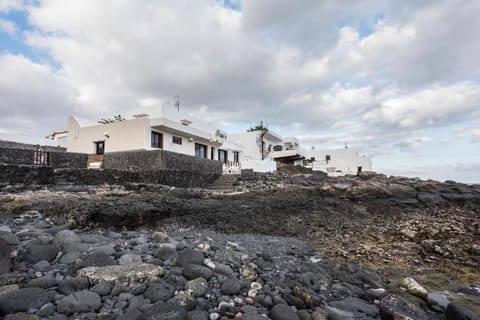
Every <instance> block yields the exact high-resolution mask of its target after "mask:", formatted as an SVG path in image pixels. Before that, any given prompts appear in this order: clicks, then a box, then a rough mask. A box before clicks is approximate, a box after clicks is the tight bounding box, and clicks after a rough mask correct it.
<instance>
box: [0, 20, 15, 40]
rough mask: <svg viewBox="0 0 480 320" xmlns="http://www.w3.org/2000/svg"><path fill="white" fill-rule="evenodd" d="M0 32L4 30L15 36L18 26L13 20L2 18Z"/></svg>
mask: <svg viewBox="0 0 480 320" xmlns="http://www.w3.org/2000/svg"><path fill="white" fill-rule="evenodd" d="M0 32H4V33H6V34H8V35H9V36H10V37H14V36H15V34H16V33H17V27H16V25H15V23H13V22H12V21H10V20H6V19H2V18H0Z"/></svg>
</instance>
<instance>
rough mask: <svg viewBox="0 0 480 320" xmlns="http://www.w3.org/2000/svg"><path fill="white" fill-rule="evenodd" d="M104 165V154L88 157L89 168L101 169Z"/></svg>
mask: <svg viewBox="0 0 480 320" xmlns="http://www.w3.org/2000/svg"><path fill="white" fill-rule="evenodd" d="M102 165H103V155H98V154H95V155H89V156H88V159H87V168H88V169H101V168H102Z"/></svg>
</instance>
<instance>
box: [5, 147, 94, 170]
mask: <svg viewBox="0 0 480 320" xmlns="http://www.w3.org/2000/svg"><path fill="white" fill-rule="evenodd" d="M34 156H35V150H30V149H16V148H6V147H0V163H4V164H17V165H27V166H30V165H33V160H34ZM87 158H88V155H87V154H83V153H70V152H58V151H57V152H52V151H50V152H49V159H48V160H49V166H51V167H53V168H86V167H87Z"/></svg>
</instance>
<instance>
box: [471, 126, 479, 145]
mask: <svg viewBox="0 0 480 320" xmlns="http://www.w3.org/2000/svg"><path fill="white" fill-rule="evenodd" d="M472 141H473V142H480V129H475V130H473V131H472Z"/></svg>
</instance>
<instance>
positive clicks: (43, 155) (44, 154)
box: [33, 148, 49, 166]
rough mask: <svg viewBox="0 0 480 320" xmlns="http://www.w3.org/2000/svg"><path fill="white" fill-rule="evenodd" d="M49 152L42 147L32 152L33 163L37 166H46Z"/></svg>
mask: <svg viewBox="0 0 480 320" xmlns="http://www.w3.org/2000/svg"><path fill="white" fill-rule="evenodd" d="M48 159H49V152H48V151H45V150H44V149H43V148H40V149H38V150H37V151H35V152H34V153H33V164H34V165H37V166H48Z"/></svg>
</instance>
